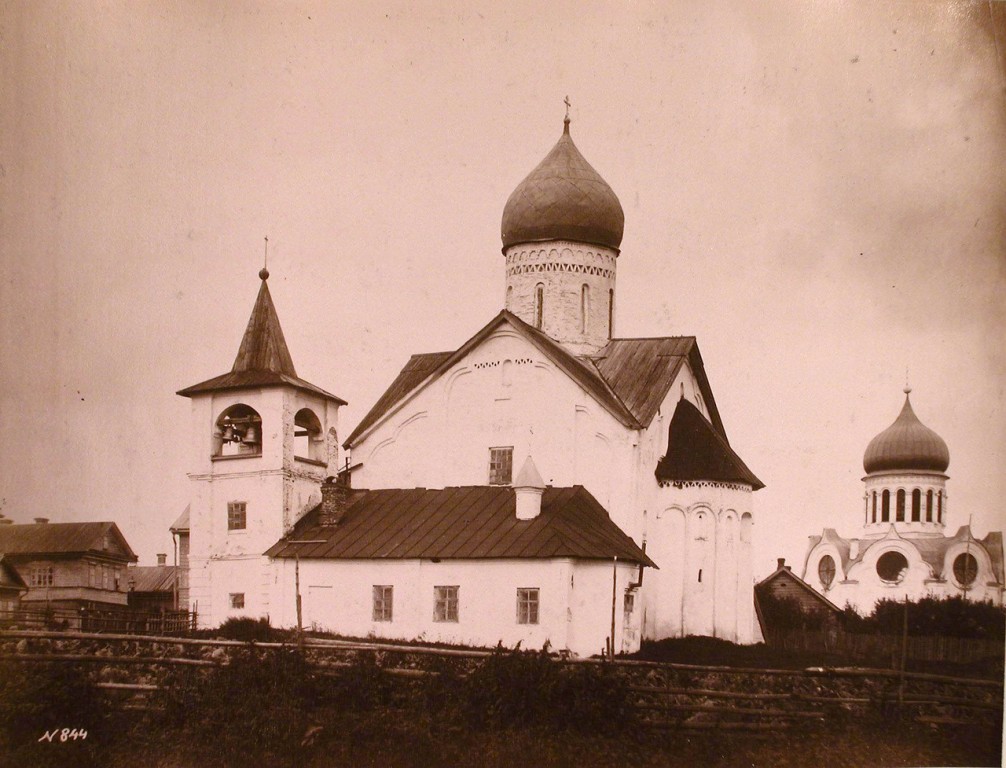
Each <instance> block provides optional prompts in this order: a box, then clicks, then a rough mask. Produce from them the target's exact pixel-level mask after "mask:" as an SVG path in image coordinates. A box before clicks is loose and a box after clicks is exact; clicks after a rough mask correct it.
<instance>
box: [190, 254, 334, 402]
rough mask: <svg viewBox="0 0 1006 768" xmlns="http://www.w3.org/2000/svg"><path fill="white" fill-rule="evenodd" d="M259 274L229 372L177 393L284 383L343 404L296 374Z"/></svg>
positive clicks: (265, 276) (262, 274)
mask: <svg viewBox="0 0 1006 768" xmlns="http://www.w3.org/2000/svg"><path fill="white" fill-rule="evenodd" d="M259 277H261V278H262V285H261V287H260V288H259V291H258V297H257V298H256V299H255V306H254V307H252V313H251V317H250V318H249V319H248V327H247V328H246V329H245V334H244V337H243V338H242V339H241V346H240V347H239V348H238V354H237V357H236V358H234V365H233V366H232V367H231V370H230V372H229V373H225V374H222V375H220V376H214V377H213V378H212V379H207V380H206V381H203V382H200V383H199V384H194V385H192V386H191V387H186V388H185V389H182V390H179V391H178V393H177V394H179V395H182V396H183V397H192V396H193V395H197V394H202V393H204V392H216V391H220V390H226V389H243V388H245V387H270V386H280V385H284V384H286V385H289V386H291V387H296V388H297V389H302V390H306V391H308V392H312V393H314V394H316V395H321V396H322V397H324V398H326V399H328V400H334V401H335V402H337V403H339V404H340V405H345V404H346V401H345V400H343V399H342V398H340V397H337V396H336V395H333V394H331V393H330V392H326V391H325V390H324V389H322V388H321V387H316V386H315V385H314V384H311V383H310V382H307V381H304V379H302V378H300V377H299V376H297V371H296V370H295V369H294V367H293V358H292V357H291V356H290V350H289V348H288V347H287V345H286V339H285V338H284V337H283V329H282V328H281V327H280V324H279V315H278V314H277V313H276V306H275V305H274V304H273V302H272V296H271V295H270V293H269V285H268V283H267V282H266V281H267V279H268V277H269V272H268V271H267V270H265V269H263V270H262V271H261V272H259Z"/></svg>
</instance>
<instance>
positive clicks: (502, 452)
mask: <svg viewBox="0 0 1006 768" xmlns="http://www.w3.org/2000/svg"><path fill="white" fill-rule="evenodd" d="M512 480H513V446H512V445H508V446H502V447H499V448H490V449H489V485H509V484H510V483H511V482H512Z"/></svg>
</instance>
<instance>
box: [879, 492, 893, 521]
mask: <svg viewBox="0 0 1006 768" xmlns="http://www.w3.org/2000/svg"><path fill="white" fill-rule="evenodd" d="M880 521H881V522H882V523H889V522H891V492H890V491H888V490H886V489H885V490H884V492H883V493H882V494H881V496H880Z"/></svg>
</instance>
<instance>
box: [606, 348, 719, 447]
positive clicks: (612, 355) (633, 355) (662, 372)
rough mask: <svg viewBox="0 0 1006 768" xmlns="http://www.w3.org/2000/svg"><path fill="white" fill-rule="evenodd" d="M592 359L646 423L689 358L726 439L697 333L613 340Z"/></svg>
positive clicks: (711, 411)
mask: <svg viewBox="0 0 1006 768" xmlns="http://www.w3.org/2000/svg"><path fill="white" fill-rule="evenodd" d="M590 360H591V362H593V364H594V365H595V367H596V368H597V372H598V373H599V374H600V375H601V378H603V379H604V380H605V381H606V382H607V383H608V384H609V385H610V386H611V388H612V389H613V390H614V391H615V392H616V394H617V395H618V397H619V398H620V399H621V400H622V402H623V403H625V407H626V408H628V409H629V411H631V412H632V415H633V416H635V418H636V420H637V421H638V422H639V423H640V424H642V425H644V426H646V425H648V424H649V423H650V422H651V421H653V417H654V416H656V415H657V410H658V409H659V408H660V405H661V403H663V401H664V398H665V397H666V396H667V392H668V391H669V390H670V388H671V386H672V385H673V384H674V379H675V377H676V376H677V375H678V371H680V370H681V366H682V365H684V363H685V361H686V360H687V361H688V362H689V364H690V365H691V369H692V372H693V373H694V374H695V378H696V379H697V380H698V384H699V389H700V390H701V392H702V398H703V400H704V401H705V404H706V407H707V408H708V409H709V415H710V418H711V420H712V424H713V426H714V427H715V428H716V431H717V432H719V433H720V434H721V435H722V436H723V438H724V439H726V436H727V434H726V430H725V429H724V428H723V422H722V420H721V419H720V412H719V409H718V408H717V407H716V401H715V400H714V399H713V391H712V388H711V387H710V386H709V379H708V378H707V377H706V369H705V366H704V365H703V364H702V355H700V354H699V346H698V344H697V343H696V341H695V337H694V336H662V337H655V338H648V339H612V340H611V341H609V342H608V343H607V345H606V346H605V347H604V349H602V350H601V351H600V352H598V353H597V354H596V355H591V356H590Z"/></svg>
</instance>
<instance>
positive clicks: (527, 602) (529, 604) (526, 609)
mask: <svg viewBox="0 0 1006 768" xmlns="http://www.w3.org/2000/svg"><path fill="white" fill-rule="evenodd" d="M517 623H518V624H537V623H538V588H537V587H533V588H530V587H522V588H521V589H518V590H517Z"/></svg>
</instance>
